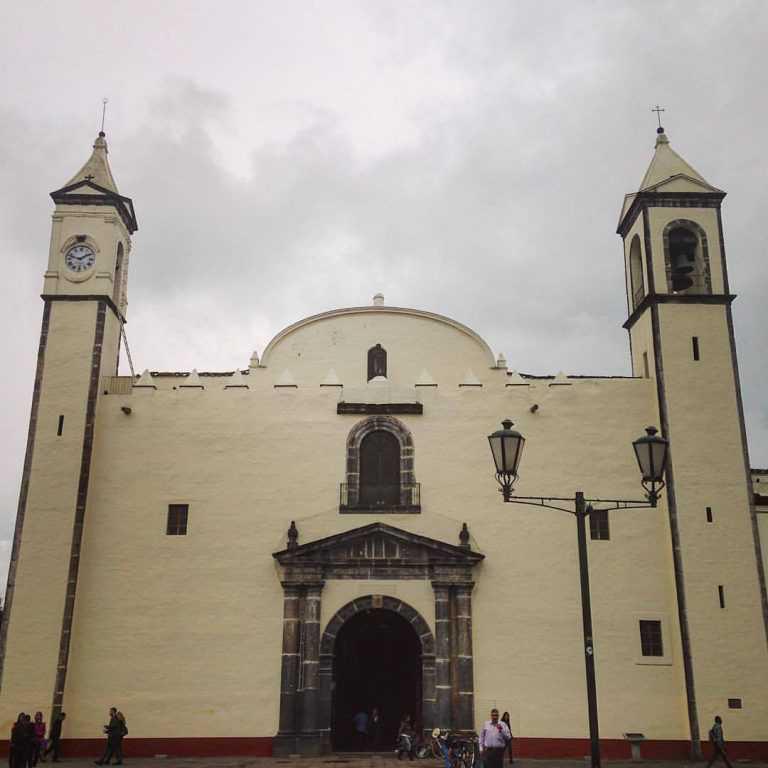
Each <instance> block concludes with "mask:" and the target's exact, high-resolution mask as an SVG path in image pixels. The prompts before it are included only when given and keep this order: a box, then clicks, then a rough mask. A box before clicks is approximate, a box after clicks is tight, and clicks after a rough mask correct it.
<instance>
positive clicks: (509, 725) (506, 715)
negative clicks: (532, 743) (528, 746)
mask: <svg viewBox="0 0 768 768" xmlns="http://www.w3.org/2000/svg"><path fill="white" fill-rule="evenodd" d="M501 722H502V723H506V726H507V728H509V741H508V742H507V748H506V750H505V752H507V753H508V754H509V764H510V765H512V763H514V762H515V759H514V758H513V757H512V739H513V738H514V737H513V736H512V723H510V722H509V712H505V713H504V714H503V715H502V716H501ZM503 757H504V756H503V755H502V759H503Z"/></svg>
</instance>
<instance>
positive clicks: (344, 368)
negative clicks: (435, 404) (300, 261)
mask: <svg viewBox="0 0 768 768" xmlns="http://www.w3.org/2000/svg"><path fill="white" fill-rule="evenodd" d="M406 311H407V310H406ZM408 339H411V340H413V342H414V343H405V344H404V343H403V341H404V340H408ZM376 344H381V345H382V346H383V347H384V349H386V350H387V365H388V368H387V374H388V378H389V380H390V381H391V382H392V383H393V384H396V385H403V386H413V385H414V384H415V383H416V381H417V379H418V378H419V376H420V375H421V372H422V370H424V369H426V370H427V371H428V373H430V374H431V376H432V378H433V379H434V381H435V382H436V383H437V384H438V385H440V386H450V387H455V386H457V385H458V384H459V383H461V382H463V381H465V378H464V377H465V374H466V372H467V369H470V370H471V371H472V372H473V373H474V374H475V376H476V377H477V378H478V379H479V380H480V381H482V382H486V381H488V380H489V379H493V378H494V375H495V374H497V373H498V372H497V371H489V368H490V367H491V366H494V365H495V361H494V358H493V355H492V354H491V353H490V350H488V349H487V347H485V346H484V345H483V343H482V342H480V341H478V339H476V338H474V337H472V336H470V335H468V334H466V333H462V332H461V331H459V330H457V328H456V327H454V326H452V325H449V324H447V323H445V322H439V321H436V320H433V319H431V318H428V317H423V316H418V315H415V314H404V313H403V312H398V311H397V310H393V309H388V308H378V307H365V308H363V309H362V311H360V312H357V313H354V314H351V313H350V314H339V315H333V316H331V317H328V318H323V319H320V320H318V321H316V322H313V323H310V324H308V325H304V326H302V327H300V328H298V329H297V330H295V331H293V332H292V333H290V334H288V335H286V336H285V337H283V338H282V339H280V340H279V341H278V342H277V343H276V344H275V345H274V347H273V348H272V349H271V350H270V351H269V354H265V355H264V357H263V359H262V363H263V364H264V365H266V366H268V368H269V371H270V379H271V380H272V383H276V382H277V381H278V380H279V379H280V377H281V375H282V374H283V372H284V371H285V370H288V371H290V372H291V374H292V375H293V378H294V379H295V381H296V383H297V384H299V385H310V386H317V385H318V384H320V383H321V382H322V381H323V380H324V379H325V378H326V376H327V374H328V371H329V369H331V368H333V369H334V370H335V371H336V374H337V375H338V378H339V380H340V382H341V383H342V384H344V385H345V386H347V387H350V386H360V385H362V384H365V382H366V380H367V373H368V358H367V351H368V349H370V348H371V347H373V346H374V345H376ZM352 350H354V352H353V353H352V354H350V351H352Z"/></svg>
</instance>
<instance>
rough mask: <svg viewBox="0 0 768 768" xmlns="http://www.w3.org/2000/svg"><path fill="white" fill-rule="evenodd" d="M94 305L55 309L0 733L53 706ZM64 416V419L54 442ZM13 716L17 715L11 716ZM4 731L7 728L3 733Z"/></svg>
mask: <svg viewBox="0 0 768 768" xmlns="http://www.w3.org/2000/svg"><path fill="white" fill-rule="evenodd" d="M95 318H96V305H95V303H90V302H74V303H63V302H55V303H53V305H52V306H51V315H50V326H49V343H48V347H47V349H46V355H45V369H44V377H43V381H42V387H41V393H40V405H39V410H38V420H37V433H36V439H35V451H34V456H33V462H32V467H31V482H30V486H29V494H28V497H27V508H26V517H25V520H24V529H23V536H22V542H21V550H20V557H19V561H18V566H17V570H16V587H15V594H14V598H13V604H12V608H11V623H10V626H9V631H8V639H7V649H6V658H5V664H4V672H3V686H2V711H1V714H0V727H2V728H6V726H8V727H10V722H11V721H12V718H13V719H15V715H16V714H18V712H19V711H21V710H24V711H36V710H37V709H41V710H43V711H45V710H46V709H47V708H48V707H50V705H51V698H52V695H53V688H54V679H55V674H56V664H57V658H58V651H59V638H60V633H61V620H62V616H63V613H64V591H65V588H66V581H67V571H68V568H69V552H70V544H71V540H72V522H73V519H74V511H75V502H76V496H77V486H78V478H79V475H80V458H81V452H82V439H83V427H84V424H85V403H86V397H87V394H88V376H89V372H90V365H91V348H92V346H93V331H92V330H91V331H90V333H84V332H83V329H84V328H88V327H90V328H93V326H94V325H95ZM59 415H63V416H64V429H63V433H62V435H61V436H60V437H59V436H57V429H58V420H59ZM13 710H15V712H14V711H13ZM5 732H7V728H6V731H5Z"/></svg>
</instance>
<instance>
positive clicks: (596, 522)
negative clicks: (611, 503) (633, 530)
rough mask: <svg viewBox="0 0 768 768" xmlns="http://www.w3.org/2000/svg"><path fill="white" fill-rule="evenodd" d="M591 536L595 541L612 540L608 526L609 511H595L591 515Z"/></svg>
mask: <svg viewBox="0 0 768 768" xmlns="http://www.w3.org/2000/svg"><path fill="white" fill-rule="evenodd" d="M589 535H590V536H591V537H592V538H593V539H597V540H602V541H608V539H610V538H611V529H610V527H609V526H608V511H607V510H605V509H595V510H592V512H590V514H589Z"/></svg>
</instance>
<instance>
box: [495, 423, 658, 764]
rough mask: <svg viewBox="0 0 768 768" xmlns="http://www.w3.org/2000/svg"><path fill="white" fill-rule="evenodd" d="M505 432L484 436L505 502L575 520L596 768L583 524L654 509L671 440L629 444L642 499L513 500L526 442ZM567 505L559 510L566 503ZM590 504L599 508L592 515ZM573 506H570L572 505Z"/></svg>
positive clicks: (653, 437)
mask: <svg viewBox="0 0 768 768" xmlns="http://www.w3.org/2000/svg"><path fill="white" fill-rule="evenodd" d="M501 425H502V427H503V429H500V430H497V431H496V432H494V433H493V434H491V435H488V442H489V443H490V445H491V453H492V454H493V461H494V464H495V465H496V480H497V482H498V483H499V485H500V486H501V488H500V492H501V494H502V497H503V499H504V501H506V502H514V503H516V504H530V505H532V506H534V507H546V508H547V509H558V510H561V511H563V512H570V513H571V514H573V515H574V516H575V517H576V533H577V538H578V544H579V576H580V580H581V619H582V624H583V627H584V666H585V671H586V677H587V710H588V714H589V739H590V743H591V752H592V768H600V734H599V730H598V723H597V686H596V684H595V648H594V642H593V638H592V605H591V600H590V594H589V563H588V561H587V529H586V519H587V517H589V515H591V514H592V513H593V512H595V511H600V512H607V511H609V510H611V509H638V508H643V509H647V508H649V507H655V506H656V504H657V502H658V500H659V493H660V492H661V490H662V489H663V488H664V472H665V470H666V468H667V458H668V455H669V441H667V440H666V439H665V438H663V437H661V436H659V435H658V434H657V433H658V430H657V429H656V428H655V427H647V428H646V430H645V432H646V434H645V435H643V436H642V437H639V438H637V440H634V441H633V443H632V447H633V448H634V450H635V457H636V458H637V464H638V466H639V467H640V474H641V475H642V480H641V484H642V486H643V489H644V490H645V499H642V500H637V499H587V498H585V497H584V494H583V493H582V492H581V491H576V493H575V494H574V496H573V498H568V497H562V496H513V495H512V493H513V491H514V487H513V485H514V483H515V482H516V481H517V470H518V467H519V465H520V458H521V456H522V453H523V446H524V445H525V438H524V437H523V436H522V435H521V434H520V432H518V431H517V430H516V429H512V427H513V426H514V425H513V423H512V422H511V421H510V420H509V419H505V420H504V421H503V422H502V423H501ZM566 502H567V503H569V506H563V504H565V503H566ZM593 504H599V505H600V509H599V510H595V508H594V507H593ZM570 505H573V506H570Z"/></svg>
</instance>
